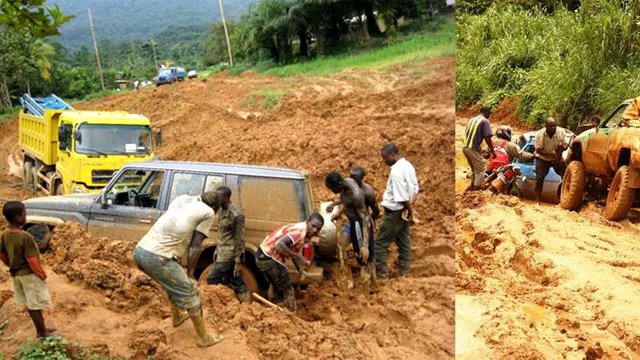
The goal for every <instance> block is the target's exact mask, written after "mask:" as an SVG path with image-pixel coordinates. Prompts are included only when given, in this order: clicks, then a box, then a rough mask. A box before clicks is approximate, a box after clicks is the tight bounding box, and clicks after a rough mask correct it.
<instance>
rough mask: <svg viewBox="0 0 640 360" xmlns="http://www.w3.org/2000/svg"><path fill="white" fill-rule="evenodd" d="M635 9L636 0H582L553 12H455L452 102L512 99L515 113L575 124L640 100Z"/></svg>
mask: <svg viewBox="0 0 640 360" xmlns="http://www.w3.org/2000/svg"><path fill="white" fill-rule="evenodd" d="M639 24H640V9H639V8H638V7H637V4H636V2H635V1H633V2H629V5H627V6H626V7H625V6H621V5H620V3H619V2H615V1H611V0H592V1H588V2H587V1H585V2H583V3H582V7H581V8H580V10H579V11H577V12H570V11H567V10H563V9H560V10H557V11H556V12H554V13H552V14H546V13H543V12H542V11H536V10H533V11H527V10H522V9H520V8H517V7H506V8H498V7H495V6H494V7H492V8H490V9H489V10H488V11H487V12H485V13H484V14H482V15H469V14H458V18H457V24H456V26H457V30H458V31H457V36H458V38H457V49H456V52H457V63H456V64H457V68H456V105H457V106H458V107H464V106H468V105H473V104H476V103H481V104H483V105H488V106H492V107H493V106H496V105H497V104H499V103H500V102H501V101H502V100H504V99H506V98H510V99H515V101H517V106H516V108H517V115H518V116H519V117H521V118H522V119H525V120H526V121H527V122H528V123H530V124H534V125H538V124H541V123H542V121H543V120H544V119H545V118H546V117H547V116H553V117H555V118H557V119H559V120H560V122H561V124H562V125H564V126H568V127H575V125H576V124H578V123H579V122H581V121H582V120H583V119H586V118H589V117H591V116H593V115H602V114H604V113H607V112H608V111H610V110H611V109H612V108H613V107H614V106H616V105H617V104H619V103H620V102H621V101H622V100H624V99H627V98H630V97H635V96H638V95H640V81H639V80H640V76H639V73H638V69H639V68H640V57H639V56H638V55H640V31H638V30H640V25H639Z"/></svg>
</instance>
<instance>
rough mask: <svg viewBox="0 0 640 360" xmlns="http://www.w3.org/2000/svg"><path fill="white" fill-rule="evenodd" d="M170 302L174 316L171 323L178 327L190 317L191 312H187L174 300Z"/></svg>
mask: <svg viewBox="0 0 640 360" xmlns="http://www.w3.org/2000/svg"><path fill="white" fill-rule="evenodd" d="M170 303H171V316H172V317H173V321H172V323H171V325H173V327H178V326H180V325H181V324H182V323H183V322H185V321H187V319H188V318H189V314H187V313H186V312H185V311H182V310H181V309H180V308H179V307H178V305H176V304H175V303H174V302H173V301H170Z"/></svg>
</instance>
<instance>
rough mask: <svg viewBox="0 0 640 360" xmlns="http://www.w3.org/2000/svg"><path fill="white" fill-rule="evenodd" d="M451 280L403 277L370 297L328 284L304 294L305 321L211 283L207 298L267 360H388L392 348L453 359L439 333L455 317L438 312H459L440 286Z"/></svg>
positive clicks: (210, 309)
mask: <svg viewBox="0 0 640 360" xmlns="http://www.w3.org/2000/svg"><path fill="white" fill-rule="evenodd" d="M447 283H449V284H451V282H450V281H449V280H446V278H442V279H438V278H433V279H431V280H427V279H422V280H417V279H402V280H398V281H395V282H393V283H389V284H388V285H385V286H384V287H383V288H382V290H381V293H379V294H377V295H374V297H372V299H370V300H367V299H365V298H364V297H363V296H362V295H361V294H360V293H359V292H358V291H357V289H356V290H354V291H352V292H348V293H345V292H344V291H340V290H338V289H337V287H336V284H335V282H333V281H327V282H326V283H322V284H321V285H320V286H317V285H311V286H310V287H309V288H308V289H307V290H304V291H303V292H302V293H300V294H299V296H300V297H301V299H299V300H298V316H293V315H291V314H289V313H285V312H280V311H278V310H275V309H271V308H268V307H265V306H262V305H260V304H258V303H251V304H242V305H240V304H238V301H237V300H236V298H235V296H234V294H233V291H231V290H230V289H228V288H226V287H223V286H205V287H203V288H202V293H201V297H202V304H203V308H204V309H205V313H206V314H207V319H208V320H207V321H208V322H210V323H212V324H213V326H214V328H216V329H217V330H218V331H221V332H223V333H224V332H226V331H230V330H231V329H238V328H239V329H242V330H243V331H244V332H245V333H246V335H245V336H246V338H247V344H248V346H250V347H251V348H253V349H255V350H256V351H257V352H258V353H260V354H261V355H263V356H265V357H266V358H274V359H275V358H286V359H289V358H299V357H304V356H305V354H317V356H319V358H327V359H328V358H336V357H337V358H344V359H364V358H384V357H386V355H385V354H387V355H388V349H389V348H394V349H396V350H395V351H396V352H397V353H396V355H397V356H398V357H399V358H415V357H420V354H425V353H430V354H432V356H434V357H436V358H442V357H447V356H450V355H452V354H449V355H447V348H448V347H449V346H452V342H453V339H451V338H448V339H447V337H446V334H441V335H440V334H439V333H438V331H437V330H436V329H439V328H441V326H443V325H445V324H447V323H448V322H449V321H450V320H451V319H450V318H448V317H447V316H446V315H445V314H443V313H441V312H435V311H434V310H435V309H436V308H439V307H442V306H444V307H446V308H449V307H451V306H452V300H453V299H452V298H451V296H453V295H452V294H453V292H449V291H441V290H435V289H437V286H441V287H445V288H447V285H446V284H447ZM408 284H412V285H411V286H407V285H408ZM436 284H437V286H436ZM451 286H453V284H451ZM443 315H444V316H443ZM355 344H357V345H355ZM443 344H447V345H443ZM354 345H355V346H354Z"/></svg>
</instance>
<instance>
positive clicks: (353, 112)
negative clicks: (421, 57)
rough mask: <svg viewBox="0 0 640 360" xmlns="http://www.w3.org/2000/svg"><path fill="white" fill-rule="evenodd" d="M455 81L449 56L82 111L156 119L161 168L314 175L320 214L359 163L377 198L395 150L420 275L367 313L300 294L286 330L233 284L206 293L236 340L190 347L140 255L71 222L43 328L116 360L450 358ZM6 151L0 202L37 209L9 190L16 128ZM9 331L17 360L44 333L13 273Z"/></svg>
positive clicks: (217, 81)
mask: <svg viewBox="0 0 640 360" xmlns="http://www.w3.org/2000/svg"><path fill="white" fill-rule="evenodd" d="M454 73H455V61H454V59H452V58H442V59H436V60H433V61H430V62H428V63H423V64H415V65H411V66H404V67H399V68H395V69H391V70H388V71H384V72H382V71H344V72H341V73H339V74H337V75H333V76H329V77H321V78H316V77H313V78H312V77H302V76H299V77H295V78H284V79H282V78H275V77H262V76H256V75H255V74H252V73H245V74H244V75H242V76H240V77H229V76H226V75H224V74H219V75H216V76H213V77H210V78H209V79H208V80H207V81H200V80H192V81H187V82H183V83H178V84H176V85H173V86H162V87H160V88H157V89H144V90H140V91H138V92H131V93H126V94H119V95H115V96H110V97H108V98H104V99H99V100H96V101H93V102H89V103H82V104H74V106H76V107H77V108H80V109H105V110H128V111H131V112H138V113H142V114H144V115H146V116H148V117H149V118H151V119H152V122H153V125H154V126H155V127H156V128H161V129H162V130H163V137H164V144H163V146H162V148H160V150H159V151H158V153H159V155H160V157H161V158H163V159H175V160H196V161H217V162H235V163H244V164H260V165H271V166H282V167H291V168H296V169H300V170H304V171H307V172H309V173H310V175H311V179H312V187H313V191H314V195H315V200H316V202H317V204H316V205H318V204H319V203H320V202H321V201H326V200H328V199H331V198H332V196H331V195H330V194H329V192H328V191H327V190H325V189H324V185H323V180H324V175H325V174H326V173H327V172H328V171H330V170H334V169H335V170H338V171H341V172H343V173H345V172H347V171H348V169H349V168H350V167H351V166H352V165H361V166H364V167H365V168H366V169H367V172H368V175H367V181H368V182H370V183H371V184H372V185H373V187H374V188H375V189H376V191H377V192H378V193H379V194H381V193H382V191H383V190H384V187H385V184H386V178H387V176H388V168H387V167H386V165H384V163H383V162H382V160H381V159H380V156H379V149H380V147H381V146H382V145H383V144H384V143H386V142H389V141H393V142H396V143H397V144H398V145H399V147H400V148H401V150H402V152H403V155H404V156H406V157H407V158H408V159H409V160H410V161H411V162H413V164H414V165H415V167H416V170H417V172H418V177H419V181H420V187H421V189H423V191H422V193H421V195H420V197H419V199H418V202H417V204H416V209H417V212H418V215H419V218H420V219H421V221H422V225H421V226H420V227H414V228H413V229H412V243H413V244H412V245H413V254H414V262H413V271H412V273H411V274H410V275H409V276H407V277H403V278H396V279H393V280H391V281H389V282H386V283H384V285H383V286H382V290H381V292H380V293H378V294H376V295H374V296H373V297H372V298H371V300H366V299H365V298H363V297H362V296H361V295H360V291H359V289H358V288H356V289H353V290H348V291H342V290H339V289H338V287H337V284H336V283H335V281H334V280H333V279H331V278H330V279H328V280H327V281H325V282H323V283H322V284H320V285H312V286H310V287H309V289H308V290H306V291H305V292H303V293H302V294H301V296H300V298H299V299H298V302H299V308H300V317H299V318H290V317H287V316H283V315H282V314H279V313H277V312H276V311H274V310H272V309H269V308H266V307H263V306H261V305H259V304H256V303H252V304H248V305H246V304H242V305H241V304H239V303H238V302H237V300H235V299H234V297H233V294H232V292H231V291H230V290H228V289H226V288H224V287H205V288H203V290H202V298H203V304H204V308H205V312H206V316H205V317H206V321H207V322H208V324H209V326H210V327H211V328H212V329H216V330H217V331H220V332H222V333H223V334H224V335H225V336H226V340H225V341H224V342H222V343H221V344H219V345H216V346H214V347H212V348H210V349H207V350H203V349H199V348H197V347H196V346H195V340H194V338H193V336H194V332H193V329H192V327H191V325H190V324H188V323H187V324H184V325H182V326H181V327H179V328H178V329H173V328H172V327H171V320H170V318H169V312H168V310H169V307H168V303H167V300H166V299H165V297H164V296H165V295H164V294H162V292H161V291H160V290H159V289H158V287H157V285H155V284H154V283H153V282H151V281H150V279H149V278H148V277H146V276H145V275H144V274H142V273H140V272H139V271H138V270H137V269H135V266H133V264H132V259H131V256H130V254H131V249H132V248H133V245H134V244H131V243H125V242H120V241H111V240H107V239H101V238H97V237H94V236H93V235H92V234H87V233H84V232H83V231H82V230H81V229H79V228H78V227H77V226H75V225H73V224H68V225H65V226H63V227H60V228H59V229H57V230H56V232H55V234H54V238H53V239H52V241H51V250H50V251H49V252H48V253H47V254H46V255H45V256H44V262H45V264H46V269H47V270H48V271H49V273H50V279H49V280H48V284H49V288H50V291H51V293H52V297H53V302H54V307H53V308H52V309H51V311H49V312H48V313H47V316H48V319H51V321H52V322H53V323H54V324H55V325H57V326H58V328H59V329H60V332H61V333H62V334H64V336H65V337H66V338H68V339H70V340H71V341H73V342H76V343H78V344H80V345H83V346H90V347H92V348H94V349H95V350H96V351H98V352H100V353H105V354H108V355H109V356H111V357H116V356H122V357H125V358H137V359H145V358H147V356H148V355H150V354H154V355H155V359H176V358H187V357H191V358H202V359H205V358H219V359H226V358H229V359H231V358H233V359H237V358H244V359H272V358H274V359H275V358H278V359H292V358H301V357H305V358H314V359H325V358H326V359H328V358H332V359H335V358H337V359H341V358H342V359H365V358H366V359H389V358H391V359H414V358H424V357H425V356H428V357H429V358H433V359H447V358H451V357H452V356H453V351H454V343H453V331H454V325H453V324H454V312H453V311H454V291H455V290H454V281H453V279H454V269H455V261H454V251H455V250H454V246H453V240H454V239H453V228H454V200H453V197H452V194H453V191H454V190H453V183H452V182H451V178H452V176H453V169H452V168H450V167H447V166H443V164H446V163H451V162H452V161H453V146H452V143H453V138H454V131H453V127H452V125H451V124H452V123H453V121H454V103H453V99H454V78H455V75H454ZM269 91H271V92H273V91H278V92H282V93H284V96H283V98H282V101H281V102H280V105H279V106H276V107H275V108H272V109H268V110H265V106H264V101H265V100H264V97H261V95H260V94H264V93H265V92H269ZM0 139H1V140H0V141H2V143H1V144H0V145H2V146H1V147H0V149H1V150H0V156H1V157H2V158H1V159H0V171H2V174H1V179H2V180H1V184H0V201H2V200H6V199H8V198H11V199H12V198H27V197H30V196H34V194H33V193H31V192H29V191H27V190H24V189H21V188H19V187H11V186H10V185H11V184H14V183H16V182H19V180H20V179H19V178H18V177H15V176H13V175H12V176H10V175H9V174H14V175H16V174H15V171H16V170H15V166H14V165H12V164H15V163H16V162H17V163H18V164H20V162H19V157H18V155H19V153H18V149H17V147H15V146H12V145H11V144H15V143H16V142H17V122H16V121H15V120H14V121H11V122H9V123H7V124H4V125H1V126H0ZM12 169H13V170H12ZM17 175H19V169H18V173H17ZM379 196H380V197H381V195H379ZM0 225H4V223H0ZM392 249H395V248H394V247H392ZM395 272H396V269H392V275H393V274H394V273H395ZM356 279H357V278H356ZM356 285H357V284H356ZM5 319H8V320H9V326H8V328H7V330H6V331H5V332H4V334H3V335H2V336H0V351H3V352H5V354H12V353H13V352H14V351H15V349H16V347H17V346H18V345H19V344H20V343H21V342H22V341H24V340H25V339H27V338H30V337H32V336H33V334H34V331H33V329H32V326H31V324H30V322H29V321H28V315H27V313H26V312H25V311H24V310H22V309H21V308H20V307H18V306H17V305H16V304H15V301H14V300H13V298H12V291H11V280H10V278H9V276H8V272H7V271H6V269H2V271H0V321H4V320H5Z"/></svg>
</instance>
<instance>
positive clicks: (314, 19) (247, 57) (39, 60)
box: [0, 0, 454, 116]
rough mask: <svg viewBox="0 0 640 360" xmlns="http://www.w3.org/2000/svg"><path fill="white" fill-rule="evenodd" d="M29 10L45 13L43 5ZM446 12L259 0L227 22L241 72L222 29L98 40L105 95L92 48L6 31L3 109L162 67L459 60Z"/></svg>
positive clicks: (366, 3) (280, 70)
mask: <svg viewBox="0 0 640 360" xmlns="http://www.w3.org/2000/svg"><path fill="white" fill-rule="evenodd" d="M8 2H9V3H16V4H18V3H19V1H17V0H9V1H8ZM31 2H33V5H35V6H42V5H41V3H42V1H40V0H31ZM0 10H2V9H1V8H0ZM447 11H448V12H449V13H451V8H446V2H445V0H399V1H398V0H393V1H392V0H349V1H325V0H322V1H318V0H257V1H256V2H255V3H254V4H253V5H252V6H250V8H249V10H248V12H247V13H246V14H245V15H244V16H242V17H241V18H240V19H239V20H233V19H232V20H231V21H228V23H227V28H228V32H229V36H230V38H231V47H232V50H233V57H234V65H235V66H234V67H229V64H228V62H229V58H228V54H227V48H226V41H225V37H224V30H223V27H222V25H221V24H220V23H213V24H184V26H179V27H175V26H174V27H172V28H169V29H164V30H162V29H159V33H158V34H156V35H155V36H154V37H153V38H149V39H139V40H127V41H123V40H121V39H118V38H100V37H98V48H99V53H100V59H101V64H102V68H103V77H104V82H105V86H106V88H107V90H106V91H102V89H101V85H100V80H99V75H98V69H97V65H96V57H95V54H94V52H93V50H92V49H90V46H89V45H82V46H80V47H79V48H76V49H68V48H66V47H65V46H64V45H62V44H61V43H60V42H58V41H57V40H56V39H54V38H51V37H48V35H47V33H43V32H39V33H24V32H22V31H19V30H17V29H16V28H14V27H11V26H7V25H2V23H1V22H0V35H1V36H0V47H1V48H2V49H3V53H2V54H1V55H0V109H10V108H12V107H14V106H16V105H18V98H19V97H20V96H21V95H22V94H23V93H25V92H30V93H31V94H33V95H34V96H40V95H47V94H49V93H55V94H57V95H58V96H60V97H62V98H64V99H67V100H70V101H73V100H75V101H77V100H87V99H90V98H94V97H96V96H98V97H99V96H104V95H107V94H109V93H110V92H111V91H113V90H114V89H115V87H116V85H115V81H116V80H127V81H131V82H133V81H134V80H138V81H141V80H151V79H152V78H153V77H154V76H155V74H156V71H157V65H171V64H175V65H177V66H183V67H185V68H187V70H191V69H196V70H197V71H198V72H199V75H200V78H201V80H203V81H206V78H207V77H208V76H210V75H211V74H214V73H216V72H219V71H223V70H227V69H228V70H229V73H230V74H240V73H242V72H243V71H245V70H254V71H257V72H261V73H270V74H275V75H279V76H287V75H294V74H300V73H308V74H326V73H329V72H332V71H336V70H341V69H343V68H345V67H383V66H387V65H394V64H398V63H404V62H412V61H420V60H423V59H429V58H431V57H436V56H440V55H453V54H454V49H453V46H452V43H453V41H454V25H453V22H454V18H453V15H452V14H444V13H445V12H447ZM0 15H2V14H1V13H0ZM73 15H74V14H62V13H60V14H58V15H57V18H56V19H59V21H58V23H59V22H60V21H67V22H69V21H70V22H73V21H76V20H75V19H73ZM52 19H53V17H52ZM58 23H55V24H58ZM93 94H95V95H93ZM0 116H1V115H0Z"/></svg>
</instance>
